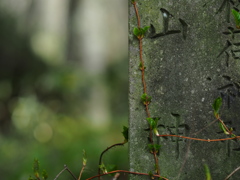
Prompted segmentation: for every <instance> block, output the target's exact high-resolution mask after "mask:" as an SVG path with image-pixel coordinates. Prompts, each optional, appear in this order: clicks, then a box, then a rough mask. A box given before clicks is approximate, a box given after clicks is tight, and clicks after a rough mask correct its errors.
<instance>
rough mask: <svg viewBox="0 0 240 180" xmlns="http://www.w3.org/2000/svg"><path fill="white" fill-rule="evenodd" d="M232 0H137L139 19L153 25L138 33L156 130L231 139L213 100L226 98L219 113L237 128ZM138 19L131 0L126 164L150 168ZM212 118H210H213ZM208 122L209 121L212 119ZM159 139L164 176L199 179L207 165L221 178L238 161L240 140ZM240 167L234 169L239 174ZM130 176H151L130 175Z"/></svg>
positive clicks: (239, 39)
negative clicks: (141, 35)
mask: <svg viewBox="0 0 240 180" xmlns="http://www.w3.org/2000/svg"><path fill="white" fill-rule="evenodd" d="M238 4H239V3H238V1H229V0H212V1H197V0H168V1H159V0H148V1H140V0H138V1H137V6H138V10H139V14H140V18H141V25H142V27H144V26H151V27H150V29H149V30H148V32H147V34H146V37H145V38H144V39H143V59H144V62H145V66H146V70H145V79H146V84H147V92H148V95H150V96H152V102H151V104H150V106H149V110H150V113H151V116H152V117H158V118H159V119H160V120H159V121H158V131H159V133H160V134H177V135H182V136H188V137H197V138H201V139H221V138H228V137H229V136H227V135H225V134H224V133H223V132H222V131H221V130H220V128H219V126H218V122H217V121H216V122H214V123H212V122H213V121H214V120H216V119H215V117H214V114H213V110H212V104H213V102H214V100H215V99H216V98H217V97H222V98H223V106H222V108H221V110H220V115H221V118H222V120H223V121H224V122H225V124H226V125H229V127H233V129H234V133H235V134H237V135H238V134H240V110H239V109H240V84H239V82H240V60H239V59H240V53H239V52H240V30H238V29H236V27H235V24H234V18H233V16H232V15H231V9H233V8H238ZM134 27H137V19H136V15H135V11H134V8H133V5H132V4H131V2H129V51H130V62H129V76H130V77H129V81H130V82H129V83H130V86H129V89H130V90H129V103H130V105H129V107H130V120H129V121H130V122H129V124H130V125H129V128H130V129H129V131H130V133H129V138H130V139H129V149H130V150H129V153H130V154H129V158H130V170H131V171H135V172H143V173H148V172H149V171H152V172H153V171H154V159H153V156H152V154H150V153H149V150H148V144H149V141H148V133H149V131H148V130H147V128H148V127H149V125H148V123H147V121H146V117H147V115H146V112H145V108H144V106H143V105H142V103H141V100H140V97H141V95H142V94H143V90H142V89H143V88H142V82H141V71H140V70H139V63H140V61H139V47H138V40H137V38H136V37H134V35H133V28H134ZM211 123H212V124H211ZM210 124H211V125H210ZM154 141H155V142H156V143H158V144H160V145H161V149H160V153H159V155H158V158H159V166H160V171H161V175H162V176H164V177H167V178H168V179H169V180H177V179H178V180H188V179H204V178H205V172H204V164H207V165H208V166H209V168H210V171H211V174H212V179H214V180H215V179H216V180H217V179H224V178H226V176H227V175H228V174H230V173H231V172H232V171H233V170H234V169H235V168H237V167H238V166H239V165H240V143H239V141H238V140H229V141H223V142H221V141H220V142H200V141H193V140H186V139H182V138H179V137H166V138H163V137H161V138H159V137H158V138H154ZM239 177H240V172H237V173H236V174H234V175H233V176H232V179H238V178H239ZM133 179H138V180H139V179H148V177H143V176H131V180H133Z"/></svg>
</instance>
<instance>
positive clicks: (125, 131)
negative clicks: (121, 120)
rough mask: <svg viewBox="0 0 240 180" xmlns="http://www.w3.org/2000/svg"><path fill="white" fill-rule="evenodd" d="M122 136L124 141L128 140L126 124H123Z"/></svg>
mask: <svg viewBox="0 0 240 180" xmlns="http://www.w3.org/2000/svg"><path fill="white" fill-rule="evenodd" d="M122 134H123V137H124V143H127V142H128V127H126V126H123V132H122Z"/></svg>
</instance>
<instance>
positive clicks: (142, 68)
mask: <svg viewBox="0 0 240 180" xmlns="http://www.w3.org/2000/svg"><path fill="white" fill-rule="evenodd" d="M139 69H140V70H141V71H143V70H144V69H146V67H145V66H143V64H142V62H140V64H139Z"/></svg>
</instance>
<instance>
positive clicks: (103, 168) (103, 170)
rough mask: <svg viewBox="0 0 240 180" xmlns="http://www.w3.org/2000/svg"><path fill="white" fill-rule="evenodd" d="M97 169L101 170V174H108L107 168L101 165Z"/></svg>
mask: <svg viewBox="0 0 240 180" xmlns="http://www.w3.org/2000/svg"><path fill="white" fill-rule="evenodd" d="M99 168H100V169H101V171H102V172H103V174H107V173H108V171H107V168H106V167H105V165H104V164H103V163H102V164H100V165H99Z"/></svg>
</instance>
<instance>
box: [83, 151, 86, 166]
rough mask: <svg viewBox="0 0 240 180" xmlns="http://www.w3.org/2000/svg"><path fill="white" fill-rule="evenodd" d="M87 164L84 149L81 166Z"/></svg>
mask: <svg viewBox="0 0 240 180" xmlns="http://www.w3.org/2000/svg"><path fill="white" fill-rule="evenodd" d="M86 165H87V155H86V151H85V150H83V166H86Z"/></svg>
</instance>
